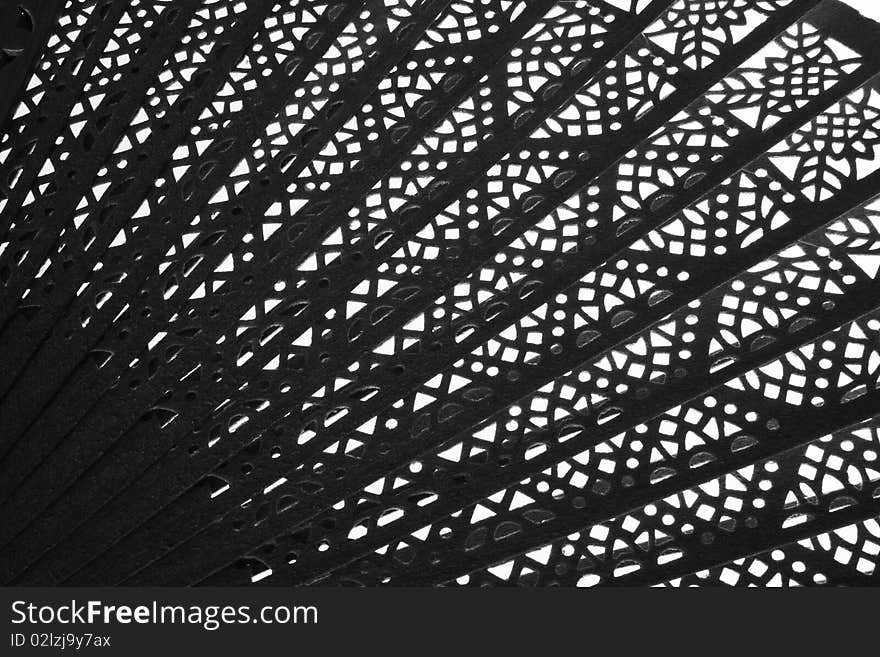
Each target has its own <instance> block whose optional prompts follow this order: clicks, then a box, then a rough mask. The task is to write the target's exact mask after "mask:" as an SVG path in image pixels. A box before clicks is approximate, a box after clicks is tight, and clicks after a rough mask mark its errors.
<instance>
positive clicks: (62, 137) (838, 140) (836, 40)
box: [0, 0, 880, 586]
mask: <svg viewBox="0 0 880 657" xmlns="http://www.w3.org/2000/svg"><path fill="white" fill-rule="evenodd" d="M878 43H880V27H878V25H877V24H875V23H874V22H872V21H871V20H869V19H868V18H865V17H863V16H862V15H861V14H860V13H858V12H857V11H856V10H855V9H853V8H851V7H849V6H847V5H845V4H842V3H841V2H839V1H838V0H821V1H818V0H674V1H670V0H589V2H584V1H581V0H556V1H555V2H553V1H550V0H345V1H342V0H40V1H38V0H3V2H2V4H0V86H2V89H3V94H2V97H0V120H2V130H0V582H3V583H5V584H8V585H251V584H254V583H258V584H259V585H282V586H283V585H287V586H291V585H311V584H319V585H325V586H335V585H360V586H380V585H385V586H403V585H407V586H435V585H440V586H465V585H466V586H502V585H518V586H519V585H532V586H594V585H598V586H622V585H627V586H649V585H659V586H712V585H731V586H733V585H735V586H742V585H757V586H793V585H869V584H878V583H880V556H878V555H880V462H878V453H880V417H878V416H880V388H878V385H880V330H878V329H880V199H878V196H880V48H878V45H877V44H878Z"/></svg>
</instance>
